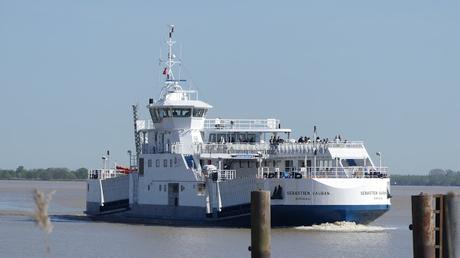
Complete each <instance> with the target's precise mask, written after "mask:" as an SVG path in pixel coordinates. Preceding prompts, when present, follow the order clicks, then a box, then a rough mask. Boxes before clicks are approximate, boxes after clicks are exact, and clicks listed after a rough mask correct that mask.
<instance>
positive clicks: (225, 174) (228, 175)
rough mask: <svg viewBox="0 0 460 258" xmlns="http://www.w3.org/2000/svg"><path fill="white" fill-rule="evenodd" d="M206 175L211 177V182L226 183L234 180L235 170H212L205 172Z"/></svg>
mask: <svg viewBox="0 0 460 258" xmlns="http://www.w3.org/2000/svg"><path fill="white" fill-rule="evenodd" d="M206 175H207V176H208V177H211V179H212V180H213V181H228V180H233V179H235V178H236V170H229V169H224V170H222V169H221V170H213V171H207V172H206Z"/></svg>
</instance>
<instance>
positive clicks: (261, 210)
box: [250, 191, 271, 258]
mask: <svg viewBox="0 0 460 258" xmlns="http://www.w3.org/2000/svg"><path fill="white" fill-rule="evenodd" d="M270 242H271V215H270V192H269V191H253V192H251V248H250V250H251V258H270V255H271V243H270Z"/></svg>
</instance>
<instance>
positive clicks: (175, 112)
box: [172, 108, 192, 117]
mask: <svg viewBox="0 0 460 258" xmlns="http://www.w3.org/2000/svg"><path fill="white" fill-rule="evenodd" d="M191 114H192V110H191V109H190V108H174V109H172V116H173V117H190V116H191Z"/></svg>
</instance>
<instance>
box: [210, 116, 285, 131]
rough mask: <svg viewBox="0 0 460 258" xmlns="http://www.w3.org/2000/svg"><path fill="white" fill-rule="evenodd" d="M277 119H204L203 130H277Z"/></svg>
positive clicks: (278, 121)
mask: <svg viewBox="0 0 460 258" xmlns="http://www.w3.org/2000/svg"><path fill="white" fill-rule="evenodd" d="M279 124H280V120H278V119H220V118H215V119H206V120H205V121H204V128H205V129H277V128H278V126H279Z"/></svg>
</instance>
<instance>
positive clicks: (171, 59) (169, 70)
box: [160, 25, 181, 82]
mask: <svg viewBox="0 0 460 258" xmlns="http://www.w3.org/2000/svg"><path fill="white" fill-rule="evenodd" d="M173 33H174V25H169V34H168V40H167V41H166V44H167V45H168V60H166V61H163V60H161V59H160V64H163V65H166V67H165V68H164V69H163V75H165V76H166V81H167V82H168V81H175V78H174V71H173V67H174V65H175V64H180V63H181V62H180V61H179V60H176V55H174V53H173V46H174V44H176V41H174V40H173Z"/></svg>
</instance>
